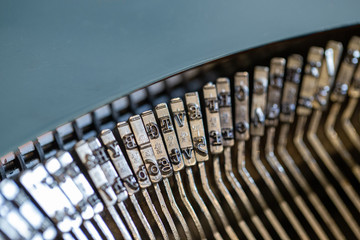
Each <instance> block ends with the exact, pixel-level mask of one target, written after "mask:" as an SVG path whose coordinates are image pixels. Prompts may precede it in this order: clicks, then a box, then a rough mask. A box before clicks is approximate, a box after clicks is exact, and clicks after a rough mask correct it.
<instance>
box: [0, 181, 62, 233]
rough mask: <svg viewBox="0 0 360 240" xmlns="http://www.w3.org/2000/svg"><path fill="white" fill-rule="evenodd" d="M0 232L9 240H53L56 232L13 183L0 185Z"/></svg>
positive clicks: (51, 224) (4, 182) (22, 191)
mask: <svg viewBox="0 0 360 240" xmlns="http://www.w3.org/2000/svg"><path fill="white" fill-rule="evenodd" d="M0 206H1V211H0V212H1V213H0V215H1V217H0V218H1V224H0V226H1V227H0V231H2V232H3V234H4V235H6V236H7V238H9V239H32V240H35V239H55V237H56V236H57V230H56V228H55V226H54V225H53V223H52V222H51V221H50V219H48V218H47V217H46V216H45V215H44V214H43V213H42V212H41V211H40V210H39V209H38V208H37V207H36V206H35V204H34V203H33V202H32V201H31V200H30V199H29V196H28V195H27V194H26V193H25V191H24V190H23V189H21V188H20V187H19V186H18V185H17V184H16V183H15V182H14V181H12V180H9V179H5V180H3V181H2V182H1V183H0Z"/></svg>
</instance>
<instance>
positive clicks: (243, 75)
mask: <svg viewBox="0 0 360 240" xmlns="http://www.w3.org/2000/svg"><path fill="white" fill-rule="evenodd" d="M224 85H225V86H224ZM227 85H228V83H227V82H223V83H222V84H219V83H217V88H218V92H219V93H220V92H225V93H226V92H227V91H228V90H229V91H230V86H227ZM234 88H235V92H234V95H235V131H236V140H237V141H238V145H239V147H241V148H242V147H243V143H242V142H244V141H245V140H248V138H249V131H248V130H249V115H248V113H249V76H248V73H247V72H238V73H236V75H235V81H234ZM223 89H224V90H223ZM219 93H218V94H219ZM230 104H231V98H230ZM224 108H227V106H221V105H220V120H221V126H223V122H225V123H227V124H228V122H230V123H231V126H230V124H229V125H228V126H229V128H232V115H231V111H229V112H228V116H227V115H223V114H222V111H224ZM226 118H229V120H226ZM230 119H231V121H230ZM231 143H232V142H231V141H230V142H229V145H231ZM224 157H225V175H226V177H227V179H228V181H229V182H230V184H231V186H232V187H233V188H234V190H235V192H236V194H237V195H238V197H239V198H240V199H241V201H242V202H243V203H244V205H245V207H246V210H247V211H248V213H249V215H250V218H251V220H252V222H253V223H254V225H255V226H256V228H257V230H258V231H259V232H260V234H261V236H262V237H263V238H264V239H272V237H271V236H270V234H269V232H268V230H267V229H266V227H265V226H264V225H263V223H262V222H261V221H260V218H259V216H258V215H257V214H256V212H255V210H254V207H253V206H252V204H251V202H250V200H249V198H248V196H247V195H246V193H245V191H244V190H243V188H242V186H241V185H240V182H239V181H238V179H237V178H236V177H235V175H234V172H233V165H232V157H231V148H230V146H228V147H227V146H225V149H224ZM241 168H242V166H238V169H239V170H238V171H241V170H240V169H241Z"/></svg>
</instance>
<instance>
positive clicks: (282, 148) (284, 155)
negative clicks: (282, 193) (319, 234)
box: [277, 123, 345, 239]
mask: <svg viewBox="0 0 360 240" xmlns="http://www.w3.org/2000/svg"><path fill="white" fill-rule="evenodd" d="M289 128H290V124H288V123H283V124H282V125H281V127H280V135H279V142H278V145H277V151H278V153H279V156H280V158H281V160H282V161H283V163H284V164H285V166H286V167H287V169H288V170H289V172H290V173H291V174H292V176H293V177H294V178H295V180H296V182H297V183H298V184H299V185H300V187H301V188H302V189H303V190H304V192H305V193H306V195H307V197H308V199H309V201H310V202H311V203H312V205H313V206H314V208H315V209H316V210H317V212H318V213H319V215H320V216H321V218H322V220H323V221H324V222H325V224H326V225H327V227H328V229H329V230H330V231H331V232H332V234H333V235H334V237H335V238H336V239H345V236H344V235H343V234H342V232H341V231H340V229H339V227H338V226H337V225H336V223H335V221H334V219H333V217H332V216H331V215H330V213H329V211H328V210H327V209H326V208H325V207H324V204H323V203H322V202H321V200H320V199H319V197H318V196H317V195H316V194H315V193H314V192H313V190H312V189H311V187H310V184H309V183H308V182H307V181H306V178H305V176H304V175H302V174H301V171H300V169H299V168H298V166H297V165H296V164H295V162H294V160H293V159H292V157H291V156H290V154H289V153H288V151H287V149H286V145H287V140H288V134H289Z"/></svg>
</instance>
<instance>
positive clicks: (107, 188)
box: [75, 140, 132, 239]
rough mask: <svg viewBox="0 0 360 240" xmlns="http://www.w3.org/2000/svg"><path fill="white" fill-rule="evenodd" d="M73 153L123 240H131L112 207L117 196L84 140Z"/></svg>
mask: <svg viewBox="0 0 360 240" xmlns="http://www.w3.org/2000/svg"><path fill="white" fill-rule="evenodd" d="M75 151H76V153H77V154H78V156H79V158H80V160H81V162H82V163H83V164H84V166H85V167H86V169H87V171H88V174H89V175H90V178H91V180H92V182H93V183H94V185H95V187H96V189H97V191H98V192H99V193H100V196H101V198H102V200H103V201H104V202H105V205H106V207H107V210H108V211H109V213H110V214H111V217H112V219H113V220H114V222H115V224H116V226H117V227H118V228H119V230H120V232H121V234H122V236H123V238H124V239H132V237H131V235H130V233H129V231H128V229H127V228H126V226H125V224H124V222H123V221H122V219H121V217H120V216H119V214H118V213H117V211H116V209H115V206H114V205H115V204H116V202H117V195H116V193H115V192H114V190H113V188H112V187H111V185H110V184H109V182H108V180H107V178H106V175H105V173H104V172H103V170H102V169H101V166H100V165H99V162H98V159H97V158H96V157H95V156H94V155H93V153H92V151H91V149H90V147H89V145H88V144H87V143H86V142H85V141H84V140H81V141H80V142H78V143H77V144H76V145H75Z"/></svg>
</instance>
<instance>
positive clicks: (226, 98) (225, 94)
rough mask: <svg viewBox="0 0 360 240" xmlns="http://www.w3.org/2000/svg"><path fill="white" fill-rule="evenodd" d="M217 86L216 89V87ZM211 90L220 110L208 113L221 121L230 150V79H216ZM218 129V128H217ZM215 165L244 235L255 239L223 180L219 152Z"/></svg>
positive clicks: (218, 182) (226, 198) (231, 126)
mask: <svg viewBox="0 0 360 240" xmlns="http://www.w3.org/2000/svg"><path fill="white" fill-rule="evenodd" d="M215 87H216V89H215ZM208 90H210V91H211V92H210V93H212V94H217V96H218V101H219V111H218V112H213V113H211V116H209V115H210V113H209V112H206V115H207V116H209V118H208V119H211V117H213V118H214V120H213V121H217V122H219V123H220V125H221V126H220V127H221V129H217V130H216V131H218V132H221V135H222V137H223V138H222V144H223V146H224V151H228V152H230V147H231V146H233V145H234V133H233V132H234V129H233V124H232V113H231V111H232V110H231V93H230V81H229V79H227V78H218V79H217V81H216V86H214V88H212V89H208ZM215 129H216V128H215ZM224 156H225V157H230V159H227V160H225V161H227V162H228V161H229V160H230V161H231V156H229V155H228V154H227V155H225V154H224ZM213 164H214V165H213V166H214V176H215V183H216V184H217V187H218V188H219V190H220V192H221V194H222V195H223V196H224V198H225V200H226V201H227V203H228V205H229V206H230V208H231V210H232V212H233V214H234V216H235V219H236V220H237V222H238V225H239V227H240V229H241V230H242V231H243V233H244V235H245V236H246V237H247V238H248V239H255V237H254V235H253V233H252V232H251V230H250V228H249V226H248V225H247V223H246V222H245V221H244V219H243V217H242V215H241V213H240V210H239V209H238V207H237V205H236V203H235V200H234V199H233V197H232V196H231V194H230V192H229V190H228V189H227V187H226V185H225V184H224V182H223V179H222V174H221V168H220V158H219V154H214V156H213Z"/></svg>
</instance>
